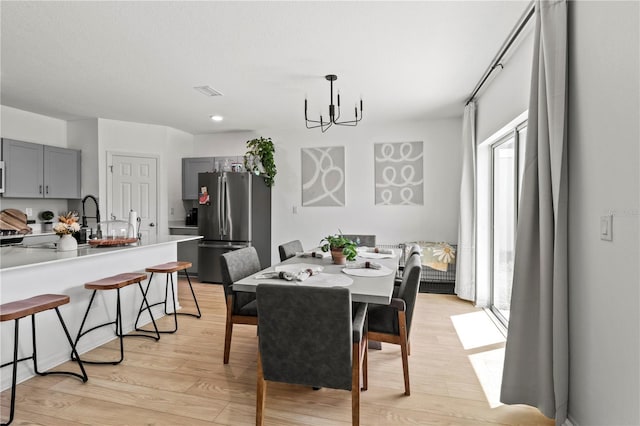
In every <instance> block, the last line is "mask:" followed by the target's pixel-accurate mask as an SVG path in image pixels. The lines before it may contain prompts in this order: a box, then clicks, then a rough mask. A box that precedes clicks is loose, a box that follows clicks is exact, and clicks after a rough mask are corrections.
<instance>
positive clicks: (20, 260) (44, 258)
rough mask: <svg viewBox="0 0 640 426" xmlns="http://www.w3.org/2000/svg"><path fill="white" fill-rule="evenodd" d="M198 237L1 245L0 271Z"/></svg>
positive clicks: (184, 236) (167, 236) (170, 236)
mask: <svg viewBox="0 0 640 426" xmlns="http://www.w3.org/2000/svg"><path fill="white" fill-rule="evenodd" d="M200 238H202V237H201V236H199V235H159V236H157V237H150V238H147V239H143V240H141V241H138V242H137V243H134V244H128V245H125V246H120V247H109V246H103V247H91V246H89V245H88V244H87V245H82V246H80V247H79V248H78V250H75V251H66V252H64V251H63V252H59V251H56V250H55V249H52V248H36V247H29V248H26V247H22V246H9V247H1V248H0V272H1V271H6V270H9V269H18V268H27V267H30V266H35V265H40V264H45V263H53V262H67V261H72V260H73V259H78V258H82V257H89V256H101V255H105V254H109V253H113V252H116V251H123V250H137V249H144V248H145V247H152V246H156V245H160V244H174V243H180V242H183V241H191V240H197V239H200Z"/></svg>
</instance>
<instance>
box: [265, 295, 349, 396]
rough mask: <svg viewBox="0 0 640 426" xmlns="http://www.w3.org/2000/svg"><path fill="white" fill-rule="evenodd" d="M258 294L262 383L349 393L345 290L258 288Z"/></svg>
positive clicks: (347, 314)
mask: <svg viewBox="0 0 640 426" xmlns="http://www.w3.org/2000/svg"><path fill="white" fill-rule="evenodd" d="M256 293H257V298H258V313H259V314H258V333H259V348H260V356H261V360H262V368H263V371H264V378H265V379H266V380H271V381H277V382H283V383H291V384H299V385H305V386H313V387H326V388H332V389H346V390H351V387H352V385H351V383H352V377H351V374H352V359H351V353H352V318H351V294H350V292H349V289H347V288H344V287H310V286H304V287H301V286H292V285H282V284H260V285H258V287H257V289H256Z"/></svg>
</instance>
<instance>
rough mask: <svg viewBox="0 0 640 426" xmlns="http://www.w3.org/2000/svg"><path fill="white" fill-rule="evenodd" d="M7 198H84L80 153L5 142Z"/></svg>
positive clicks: (11, 141) (3, 155)
mask: <svg viewBox="0 0 640 426" xmlns="http://www.w3.org/2000/svg"><path fill="white" fill-rule="evenodd" d="M2 159H3V161H4V164H5V192H4V194H3V195H4V197H7V198H66V199H73V198H80V173H81V172H80V161H81V159H80V151H78V150H75V149H67V148H60V147H54V146H48V145H41V144H37V143H31V142H23V141H17V140H13V139H4V138H3V139H2Z"/></svg>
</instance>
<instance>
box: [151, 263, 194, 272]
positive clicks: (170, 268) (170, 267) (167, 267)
mask: <svg viewBox="0 0 640 426" xmlns="http://www.w3.org/2000/svg"><path fill="white" fill-rule="evenodd" d="M191 266H193V264H192V263H191V262H181V261H177V262H167V263H163V264H161V265H155V266H150V267H148V268H147V269H145V271H146V272H158V273H161V274H172V273H174V272H178V271H184V270H185V269H187V268H191Z"/></svg>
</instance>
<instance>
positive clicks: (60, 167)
mask: <svg viewBox="0 0 640 426" xmlns="http://www.w3.org/2000/svg"><path fill="white" fill-rule="evenodd" d="M80 190H81V188H80V151H77V150H75V149H67V148H59V147H54V146H47V145H45V147H44V197H45V198H67V199H72V198H81V196H80Z"/></svg>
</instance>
